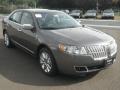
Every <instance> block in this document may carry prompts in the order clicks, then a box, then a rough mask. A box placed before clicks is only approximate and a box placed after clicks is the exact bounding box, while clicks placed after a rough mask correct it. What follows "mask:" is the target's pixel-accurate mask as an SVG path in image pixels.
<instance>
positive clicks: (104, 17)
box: [102, 16, 114, 19]
mask: <svg viewBox="0 0 120 90" xmlns="http://www.w3.org/2000/svg"><path fill="white" fill-rule="evenodd" d="M102 19H114V16H102Z"/></svg>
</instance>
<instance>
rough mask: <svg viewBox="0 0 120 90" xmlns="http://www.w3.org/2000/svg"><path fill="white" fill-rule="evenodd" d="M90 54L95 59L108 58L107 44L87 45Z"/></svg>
mask: <svg viewBox="0 0 120 90" xmlns="http://www.w3.org/2000/svg"><path fill="white" fill-rule="evenodd" d="M85 48H86V51H87V53H88V55H90V56H92V58H93V59H94V60H102V59H106V58H107V56H108V55H107V48H106V47H105V46H102V45H100V46H87V47H85Z"/></svg>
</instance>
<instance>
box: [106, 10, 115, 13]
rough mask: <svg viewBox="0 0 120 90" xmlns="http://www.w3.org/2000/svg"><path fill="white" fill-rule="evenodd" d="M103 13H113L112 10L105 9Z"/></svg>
mask: <svg viewBox="0 0 120 90" xmlns="http://www.w3.org/2000/svg"><path fill="white" fill-rule="evenodd" d="M104 13H113V11H112V10H105V11H104Z"/></svg>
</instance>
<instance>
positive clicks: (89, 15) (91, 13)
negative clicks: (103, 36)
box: [84, 10, 97, 18]
mask: <svg viewBox="0 0 120 90" xmlns="http://www.w3.org/2000/svg"><path fill="white" fill-rule="evenodd" d="M84 18H97V11H96V10H88V11H87V12H86V13H85V15H84Z"/></svg>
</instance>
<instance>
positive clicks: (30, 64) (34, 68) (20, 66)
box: [0, 39, 96, 86]
mask: <svg viewBox="0 0 120 90" xmlns="http://www.w3.org/2000/svg"><path fill="white" fill-rule="evenodd" d="M0 74H1V75H2V76H4V77H5V78H7V79H8V80H10V81H12V82H15V83H22V84H27V85H33V86H62V85H71V84H74V83H80V82H83V81H86V80H88V79H91V78H92V77H93V76H94V75H96V74H91V75H88V76H86V77H71V76H66V75H58V76H56V77H48V76H46V75H44V74H43V73H42V72H41V70H40V68H39V65H38V63H37V60H36V59H35V58H33V57H32V56H30V55H28V54H27V53H25V52H24V51H22V50H20V49H18V48H13V49H8V48H6V47H5V46H4V44H3V40H2V39H1V40H0Z"/></svg>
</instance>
